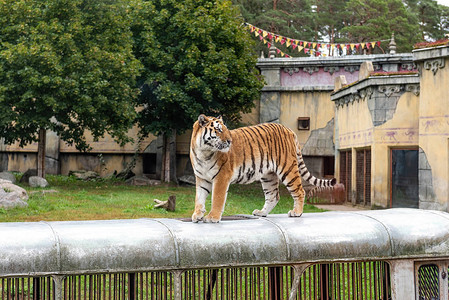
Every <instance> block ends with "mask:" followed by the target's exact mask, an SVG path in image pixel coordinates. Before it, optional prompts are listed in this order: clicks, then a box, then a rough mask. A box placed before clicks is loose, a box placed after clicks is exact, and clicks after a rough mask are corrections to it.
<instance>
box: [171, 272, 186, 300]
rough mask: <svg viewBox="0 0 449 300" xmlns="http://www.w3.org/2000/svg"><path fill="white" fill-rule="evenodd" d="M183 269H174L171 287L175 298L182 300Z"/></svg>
mask: <svg viewBox="0 0 449 300" xmlns="http://www.w3.org/2000/svg"><path fill="white" fill-rule="evenodd" d="M183 272H184V271H182V270H174V271H173V272H172V273H173V288H174V290H175V300H182V298H181V296H182V288H181V275H182V273H183Z"/></svg>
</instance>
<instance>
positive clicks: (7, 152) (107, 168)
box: [0, 128, 156, 175]
mask: <svg viewBox="0 0 449 300" xmlns="http://www.w3.org/2000/svg"><path fill="white" fill-rule="evenodd" d="M137 133H138V130H137V128H133V129H131V130H130V131H129V133H128V135H129V136H130V137H132V138H133V139H134V141H137ZM85 136H86V140H87V142H88V143H89V144H90V146H91V147H92V150H91V151H89V152H87V153H80V152H79V151H78V150H76V148H75V146H74V145H69V144H67V143H65V142H64V141H62V140H61V139H60V138H59V137H58V136H57V135H56V134H55V133H54V132H47V137H46V139H47V141H46V158H45V160H46V162H45V163H46V172H47V173H48V174H63V175H67V174H68V173H69V171H72V170H92V171H96V172H98V173H99V174H101V175H107V174H110V173H112V172H113V171H114V170H116V171H117V172H120V171H121V170H123V168H124V167H125V166H126V164H127V162H129V161H131V159H132V157H133V155H134V153H135V152H136V150H137V143H136V142H134V143H127V144H125V145H124V146H120V145H119V144H117V142H115V141H114V139H113V138H112V137H111V136H109V135H107V134H106V135H105V136H104V138H101V139H99V140H98V141H94V139H93V137H92V135H91V134H90V133H88V132H87V133H86V135H85ZM155 139H156V138H155V137H154V136H149V137H148V138H146V139H144V140H143V141H142V143H141V145H140V149H141V150H140V151H143V150H144V149H146V148H147V147H148V146H149V145H150V143H151V142H152V141H154V140H155ZM0 150H1V151H2V153H3V155H2V167H3V170H8V171H17V172H25V171H26V170H28V169H35V168H36V159H37V143H32V144H29V145H27V146H25V147H23V148H20V147H19V144H18V143H15V144H12V145H4V144H2V145H1V147H0ZM99 154H101V156H100V155H99ZM139 159H140V160H139V161H138V163H137V164H136V168H135V169H134V173H136V174H142V162H141V161H142V159H141V158H139Z"/></svg>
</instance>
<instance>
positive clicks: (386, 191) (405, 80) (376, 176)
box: [332, 75, 419, 207]
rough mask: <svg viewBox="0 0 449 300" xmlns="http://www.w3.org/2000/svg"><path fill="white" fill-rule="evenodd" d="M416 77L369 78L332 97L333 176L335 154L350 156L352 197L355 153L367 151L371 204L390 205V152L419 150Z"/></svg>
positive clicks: (354, 178)
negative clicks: (347, 153)
mask: <svg viewBox="0 0 449 300" xmlns="http://www.w3.org/2000/svg"><path fill="white" fill-rule="evenodd" d="M418 82H419V79H418V76H417V75H406V76H381V77H369V78H367V79H364V80H361V81H359V82H358V83H357V84H354V85H352V86H350V87H347V88H343V89H341V90H339V91H337V92H335V93H334V94H333V95H332V100H333V101H334V102H335V104H336V117H335V120H336V121H335V132H336V156H337V159H336V162H337V168H336V176H337V178H339V177H340V172H339V171H340V168H339V167H340V166H339V151H340V150H347V149H351V151H353V152H352V184H351V185H352V191H351V194H352V195H354V194H355V192H356V180H357V176H356V151H357V150H359V149H363V148H370V149H371V205H375V206H382V207H389V206H390V184H391V182H390V164H391V162H390V149H394V148H413V147H417V145H418V105H419V98H418V95H417V92H412V90H413V91H415V89H413V88H416V87H417V86H418Z"/></svg>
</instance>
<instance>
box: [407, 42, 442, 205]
mask: <svg viewBox="0 0 449 300" xmlns="http://www.w3.org/2000/svg"><path fill="white" fill-rule="evenodd" d="M413 54H414V58H415V60H416V61H417V63H418V66H419V69H420V72H421V76H420V78H421V82H420V84H421V95H420V104H419V112H420V116H419V130H420V132H419V147H420V150H421V153H420V169H419V180H420V208H427V209H438V210H444V211H448V209H449V207H448V203H449V193H448V191H449V90H448V87H449V47H447V46H442V47H436V48H429V49H420V50H416V51H414V53H413ZM424 160H426V161H424Z"/></svg>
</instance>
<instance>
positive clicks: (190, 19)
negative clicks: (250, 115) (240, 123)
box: [133, 0, 263, 134]
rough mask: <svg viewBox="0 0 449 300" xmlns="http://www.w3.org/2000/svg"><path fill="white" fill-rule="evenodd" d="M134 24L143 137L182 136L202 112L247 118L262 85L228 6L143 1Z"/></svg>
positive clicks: (226, 3)
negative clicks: (141, 67)
mask: <svg viewBox="0 0 449 300" xmlns="http://www.w3.org/2000/svg"><path fill="white" fill-rule="evenodd" d="M140 5H142V6H140V7H138V8H137V9H136V14H137V15H138V17H136V18H135V19H136V23H135V24H134V26H133V30H134V34H135V39H136V46H135V50H136V55H137V57H138V58H139V59H140V60H141V62H142V64H143V65H144V67H145V71H144V72H143V74H142V76H141V81H140V82H141V86H142V94H141V97H140V98H139V103H140V105H141V106H142V110H141V111H140V115H139V118H138V123H139V125H140V127H141V128H142V130H143V132H144V133H145V134H148V133H154V134H160V133H164V132H166V133H171V132H172V130H177V131H178V132H182V131H184V130H186V129H188V128H191V126H192V124H193V122H194V121H195V120H196V119H197V117H198V115H199V114H201V113H204V114H212V115H218V114H221V115H223V116H224V117H225V118H227V119H228V120H230V121H234V120H238V119H240V115H241V112H249V111H250V109H251V108H252V107H253V101H254V100H255V99H257V98H258V97H259V91H260V89H261V88H262V87H263V80H262V79H261V78H260V77H259V76H258V73H257V71H256V69H255V64H256V57H255V56H254V55H253V53H252V47H253V45H254V44H253V43H254V41H252V40H251V38H250V37H249V36H248V35H247V33H246V31H245V29H244V28H243V27H242V26H241V24H242V19H241V18H239V12H238V10H237V9H236V8H235V7H234V6H232V5H231V2H230V1H211V0H201V1H199V0H186V1H177V0H164V1H153V2H151V1H148V2H143V3H140Z"/></svg>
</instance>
